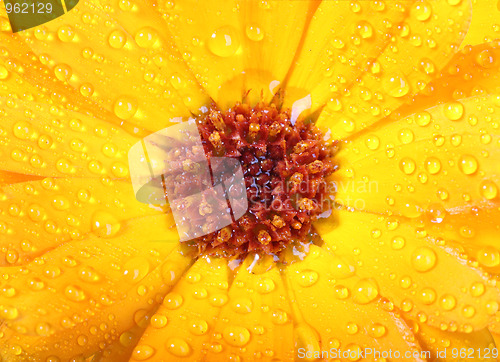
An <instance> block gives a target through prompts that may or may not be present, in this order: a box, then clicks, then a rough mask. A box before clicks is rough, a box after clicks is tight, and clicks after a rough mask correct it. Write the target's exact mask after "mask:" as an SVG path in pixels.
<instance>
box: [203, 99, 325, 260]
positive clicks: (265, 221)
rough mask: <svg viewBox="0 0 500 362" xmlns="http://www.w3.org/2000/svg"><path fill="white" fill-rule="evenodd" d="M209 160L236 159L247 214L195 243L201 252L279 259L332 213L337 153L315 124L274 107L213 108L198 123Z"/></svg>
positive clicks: (261, 105)
mask: <svg viewBox="0 0 500 362" xmlns="http://www.w3.org/2000/svg"><path fill="white" fill-rule="evenodd" d="M197 122H198V129H199V132H200V135H201V139H202V143H203V147H204V151H205V153H206V155H207V158H208V159H209V160H210V158H212V157H230V158H237V159H238V160H239V162H240V164H241V166H242V169H243V175H244V181H245V186H246V194H247V200H248V210H247V212H246V213H245V215H243V216H242V217H241V218H239V219H238V220H236V221H235V222H233V223H232V224H231V225H229V226H226V227H224V228H223V229H221V230H219V231H216V232H213V233H211V234H208V235H205V236H203V237H200V238H197V239H195V240H194V241H193V242H194V243H196V244H197V246H198V249H199V250H200V252H203V253H208V254H218V255H226V256H233V255H244V254H247V253H249V252H253V251H255V252H264V253H278V252H280V251H281V250H283V249H284V248H285V247H286V246H287V245H288V244H290V243H293V242H304V241H306V239H307V238H308V235H309V234H310V233H311V222H312V221H313V220H315V219H316V218H317V217H318V216H319V215H320V214H321V213H323V212H324V211H326V210H327V209H329V208H330V206H331V199H330V198H329V196H330V193H329V191H330V189H331V187H329V186H328V183H327V181H326V176H328V175H329V174H331V173H332V172H333V171H334V165H333V162H332V156H333V147H331V146H329V145H328V144H327V143H326V141H325V139H324V135H323V134H322V133H321V131H319V129H317V128H316V127H315V126H314V125H313V124H312V123H310V122H305V121H304V120H302V119H300V118H299V120H297V121H296V122H293V121H292V120H291V112H290V110H288V109H286V110H279V109H277V107H276V106H275V105H273V104H272V105H270V106H268V105H264V104H262V103H260V104H257V105H256V106H255V107H253V108H252V107H251V106H249V105H247V104H239V103H238V104H236V105H235V106H234V107H232V108H231V109H229V110H227V111H225V112H221V111H218V110H216V109H211V110H210V111H209V112H207V113H205V115H203V116H202V117H200V118H199V119H198V120H197Z"/></svg>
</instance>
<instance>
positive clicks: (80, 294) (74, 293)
mask: <svg viewBox="0 0 500 362" xmlns="http://www.w3.org/2000/svg"><path fill="white" fill-rule="evenodd" d="M64 295H65V296H66V298H68V299H69V300H72V301H73V302H81V301H83V300H85V298H86V295H85V292H84V291H83V290H82V289H81V288H80V287H77V286H76V285H68V286H67V287H66V289H65V290H64Z"/></svg>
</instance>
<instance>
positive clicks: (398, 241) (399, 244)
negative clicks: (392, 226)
mask: <svg viewBox="0 0 500 362" xmlns="http://www.w3.org/2000/svg"><path fill="white" fill-rule="evenodd" d="M404 246H405V239H404V238H403V237H401V236H396V237H394V238H393V239H392V241H391V247H392V248H393V249H394V250H401V249H403V248H404Z"/></svg>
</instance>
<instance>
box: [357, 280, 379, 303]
mask: <svg viewBox="0 0 500 362" xmlns="http://www.w3.org/2000/svg"><path fill="white" fill-rule="evenodd" d="M352 295H353V298H354V300H355V301H356V302H357V303H359V304H366V303H369V302H371V301H372V300H374V299H375V298H377V296H378V287H377V285H376V284H375V282H374V281H373V280H371V279H361V280H359V281H358V282H357V283H356V285H355V286H354V290H353V292H352Z"/></svg>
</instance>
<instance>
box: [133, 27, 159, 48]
mask: <svg viewBox="0 0 500 362" xmlns="http://www.w3.org/2000/svg"><path fill="white" fill-rule="evenodd" d="M157 41H158V33H157V32H156V30H155V29H153V28H151V27H149V26H146V27H144V28H142V29H140V30H139V31H138V32H137V33H136V34H135V42H136V43H137V45H139V47H141V48H152V47H153V46H154V45H155V43H156V42H157Z"/></svg>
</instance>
